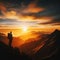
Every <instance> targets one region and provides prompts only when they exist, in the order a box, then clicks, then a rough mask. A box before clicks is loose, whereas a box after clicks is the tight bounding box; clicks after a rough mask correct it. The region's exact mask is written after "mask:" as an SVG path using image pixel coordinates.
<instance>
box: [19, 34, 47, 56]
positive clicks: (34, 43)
mask: <svg viewBox="0 0 60 60" xmlns="http://www.w3.org/2000/svg"><path fill="white" fill-rule="evenodd" d="M46 37H47V34H39V36H38V37H37V39H34V38H30V39H28V40H27V42H26V43H24V44H22V45H21V46H20V47H19V49H20V51H21V52H24V53H26V54H28V55H33V54H34V53H35V52H36V51H38V50H39V48H41V47H42V46H43V44H44V42H45V39H46ZM37 48H38V49H37Z"/></svg>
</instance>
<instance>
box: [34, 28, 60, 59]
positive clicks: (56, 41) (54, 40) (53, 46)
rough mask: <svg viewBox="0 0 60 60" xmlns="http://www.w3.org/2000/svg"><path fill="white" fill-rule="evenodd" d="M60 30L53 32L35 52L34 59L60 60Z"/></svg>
mask: <svg viewBox="0 0 60 60" xmlns="http://www.w3.org/2000/svg"><path fill="white" fill-rule="evenodd" d="M59 56H60V31H59V30H57V29H56V30H55V31H54V32H52V33H51V34H50V35H49V36H48V37H47V40H46V41H45V44H44V46H43V47H42V48H40V49H39V50H38V51H37V52H36V53H35V54H34V58H33V60H59V59H60V57H59Z"/></svg>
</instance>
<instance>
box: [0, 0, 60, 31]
mask: <svg viewBox="0 0 60 60" xmlns="http://www.w3.org/2000/svg"><path fill="white" fill-rule="evenodd" d="M0 29H20V30H24V31H25V30H26V29H30V30H31V29H32V30H37V31H38V30H41V29H42V30H45V31H46V29H48V31H49V30H54V29H60V3H59V0H0ZM1 31H2V30H0V32H1ZM5 32H6V31H5Z"/></svg>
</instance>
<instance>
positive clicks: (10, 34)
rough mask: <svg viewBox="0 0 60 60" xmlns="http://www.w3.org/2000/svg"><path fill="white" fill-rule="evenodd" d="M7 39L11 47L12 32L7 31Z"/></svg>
mask: <svg viewBox="0 0 60 60" xmlns="http://www.w3.org/2000/svg"><path fill="white" fill-rule="evenodd" d="M8 39H9V46H10V47H11V44H12V40H13V36H12V32H10V33H8Z"/></svg>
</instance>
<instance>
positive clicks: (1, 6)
mask: <svg viewBox="0 0 60 60" xmlns="http://www.w3.org/2000/svg"><path fill="white" fill-rule="evenodd" d="M0 11H1V13H2V14H3V15H4V14H5V13H6V11H7V9H6V6H5V5H4V4H3V3H0Z"/></svg>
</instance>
